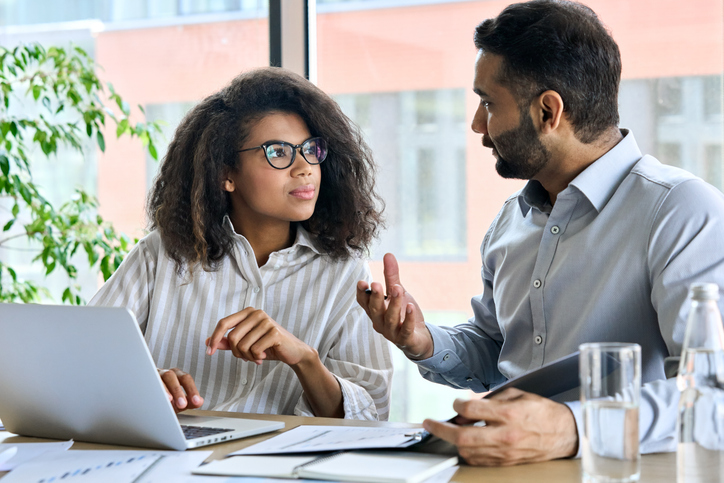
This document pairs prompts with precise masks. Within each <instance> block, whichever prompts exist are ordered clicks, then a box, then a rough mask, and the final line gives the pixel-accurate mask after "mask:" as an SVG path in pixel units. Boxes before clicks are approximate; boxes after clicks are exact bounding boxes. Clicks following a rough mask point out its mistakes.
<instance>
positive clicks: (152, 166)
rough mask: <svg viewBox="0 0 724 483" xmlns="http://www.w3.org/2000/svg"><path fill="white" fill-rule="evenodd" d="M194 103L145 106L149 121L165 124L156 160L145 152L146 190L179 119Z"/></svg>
mask: <svg viewBox="0 0 724 483" xmlns="http://www.w3.org/2000/svg"><path fill="white" fill-rule="evenodd" d="M194 105H196V103H195V102H171V103H168V104H150V105H148V106H146V118H147V119H148V120H149V121H164V122H165V123H166V124H165V125H164V126H163V135H162V138H161V140H160V142H159V143H158V146H156V151H157V153H158V160H155V159H153V158H152V157H151V155H150V154H146V190H147V191H148V190H150V189H151V187H152V186H153V180H154V178H156V174H158V168H159V164H160V162H161V161H162V160H163V158H164V157H165V156H166V152H167V150H168V144H169V143H170V142H171V139H173V134H174V132H175V131H176V128H177V127H178V125H179V123H180V122H181V119H183V117H184V116H185V115H186V113H187V112H189V111H190V110H191V108H192V107H194Z"/></svg>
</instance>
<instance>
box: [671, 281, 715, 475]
mask: <svg viewBox="0 0 724 483" xmlns="http://www.w3.org/2000/svg"><path fill="white" fill-rule="evenodd" d="M690 297H691V309H690V312H689V318H688V320H687V323H686V335H685V336H684V344H683V346H682V350H681V362H680V364H679V374H678V376H677V380H676V382H677V386H678V388H679V391H680V393H681V397H680V400H679V413H678V421H677V423H678V447H677V458H676V467H677V483H704V482H706V483H709V482H711V483H724V328H723V327H722V318H721V314H720V312H719V307H718V306H717V300H718V299H719V287H718V286H717V285H716V284H713V283H700V284H694V285H692V286H691V289H690Z"/></svg>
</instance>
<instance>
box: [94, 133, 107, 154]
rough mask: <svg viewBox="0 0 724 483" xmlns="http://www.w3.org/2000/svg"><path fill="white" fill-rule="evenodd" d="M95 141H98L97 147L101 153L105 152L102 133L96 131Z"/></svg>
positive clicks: (104, 141)
mask: <svg viewBox="0 0 724 483" xmlns="http://www.w3.org/2000/svg"><path fill="white" fill-rule="evenodd" d="M96 139H97V140H98V147H99V148H101V151H103V152H105V151H106V140H105V139H104V138H103V133H102V132H100V131H98V132H97V133H96Z"/></svg>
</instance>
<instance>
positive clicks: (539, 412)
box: [423, 388, 578, 466]
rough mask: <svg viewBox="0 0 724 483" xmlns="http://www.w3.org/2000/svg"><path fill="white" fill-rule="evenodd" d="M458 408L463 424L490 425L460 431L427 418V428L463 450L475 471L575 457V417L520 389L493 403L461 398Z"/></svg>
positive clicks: (576, 435) (459, 427)
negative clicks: (466, 422) (477, 423)
mask: <svg viewBox="0 0 724 483" xmlns="http://www.w3.org/2000/svg"><path fill="white" fill-rule="evenodd" d="M453 408H454V409H455V410H456V411H457V412H458V414H459V415H460V416H462V418H464V419H462V418H461V419H462V420H467V421H485V422H486V425H485V426H458V425H455V424H451V423H447V422H440V421H433V420H431V419H426V420H425V421H424V422H423V426H424V427H425V429H426V430H427V431H429V432H430V433H432V434H434V435H435V436H437V437H439V438H441V439H444V440H445V441H448V442H449V443H452V444H454V445H455V446H457V447H458V452H459V453H460V456H462V457H463V459H465V461H466V462H467V463H468V464H470V465H473V466H511V465H517V464H520V463H534V462H539V461H547V460H552V459H556V458H567V457H571V456H575V455H576V453H577V451H578V432H577V430H576V421H575V419H574V418H573V414H572V413H571V411H570V410H569V409H568V407H567V406H565V405H564V404H559V403H556V402H553V401H551V400H550V399H546V398H543V397H540V396H537V395H535V394H531V393H528V392H523V391H521V390H519V389H514V388H511V389H507V390H505V391H503V392H502V393H500V394H498V395H496V396H493V397H491V398H490V399H477V400H470V401H465V400H462V399H457V400H456V401H455V403H454V404H453Z"/></svg>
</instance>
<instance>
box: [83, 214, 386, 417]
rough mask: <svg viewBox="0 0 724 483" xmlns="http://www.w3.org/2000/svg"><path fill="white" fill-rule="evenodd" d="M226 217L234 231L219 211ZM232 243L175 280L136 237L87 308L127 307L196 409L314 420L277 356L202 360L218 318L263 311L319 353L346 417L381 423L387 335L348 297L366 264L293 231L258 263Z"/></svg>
mask: <svg viewBox="0 0 724 483" xmlns="http://www.w3.org/2000/svg"><path fill="white" fill-rule="evenodd" d="M225 223H226V225H227V226H228V227H229V229H230V230H232V232H233V227H232V225H231V222H230V221H229V219H228V217H226V218H225ZM234 235H235V238H236V241H235V243H234V247H233V250H232V253H231V254H230V255H227V256H226V257H225V258H224V259H223V261H222V262H221V265H220V267H219V270H218V271H215V272H206V271H204V270H202V269H201V268H200V267H197V268H196V269H195V270H193V274H192V277H191V278H190V279H189V277H188V272H185V273H184V274H183V275H182V276H179V275H178V274H177V273H176V270H175V264H174V262H173V261H172V260H171V259H170V258H169V257H168V255H167V254H166V251H165V249H164V247H163V243H162V242H161V236H160V234H159V233H158V232H155V231H154V232H152V233H151V234H149V235H148V236H146V237H145V238H143V239H142V240H141V241H140V242H139V243H138V245H136V247H134V248H133V250H131V252H130V253H129V254H128V256H127V257H126V259H125V260H124V261H123V263H122V264H121V266H120V267H119V268H118V270H117V271H116V272H115V273H114V274H113V276H112V277H111V278H110V279H109V280H108V281H107V282H106V284H105V285H103V287H101V289H100V290H99V291H98V293H97V294H96V295H95V296H94V297H93V299H92V300H91V301H90V305H102V306H120V307H127V308H129V309H130V310H131V311H132V312H133V313H134V314H135V316H136V319H137V320H138V323H139V325H140V327H141V330H142V332H143V333H144V335H145V338H146V343H147V344H148V346H149V348H150V350H151V354H152V356H153V359H154V360H155V361H156V364H157V365H158V367H160V368H167V369H168V368H173V367H178V368H179V369H181V370H183V371H184V372H187V373H189V374H190V375H191V376H192V377H193V378H194V381H195V382H196V386H197V388H198V389H199V392H200V393H201V396H202V397H203V398H204V405H203V407H202V409H212V410H218V411H238V412H245V413H266V414H295V415H299V416H314V413H313V412H312V408H311V406H310V405H309V403H308V402H307V400H306V398H305V397H303V391H302V386H301V383H300V382H299V379H298V378H297V376H296V374H294V371H293V370H292V369H291V368H290V367H289V366H287V365H286V364H284V363H283V362H279V361H264V362H263V363H262V364H261V365H259V366H257V365H256V364H255V363H254V362H244V361H242V360H241V359H237V358H236V357H234V355H233V354H232V353H231V351H217V352H216V354H214V355H213V356H207V355H206V353H205V350H206V347H205V345H204V342H205V340H206V338H207V337H209V336H210V335H211V333H212V332H213V331H214V328H215V327H216V324H217V322H218V321H219V320H220V319H222V318H223V317H226V316H228V315H230V314H234V313H236V312H239V311H240V310H243V309H244V308H246V307H250V306H252V307H255V308H257V309H261V310H263V311H264V312H266V313H267V314H268V315H269V316H270V317H271V318H272V319H274V320H275V321H276V322H277V323H278V324H280V325H282V326H283V327H284V328H285V329H286V330H288V331H289V332H291V333H292V334H293V335H294V336H295V337H297V338H298V339H299V340H301V341H303V342H304V343H306V344H308V345H309V346H311V347H313V348H315V349H316V350H317V352H318V353H319V357H320V359H321V361H322V363H323V364H324V365H325V366H326V367H327V368H328V369H329V370H330V372H331V373H332V374H334V375H335V377H336V378H337V380H338V381H339V384H340V386H341V388H342V396H343V400H344V402H343V404H344V414H345V418H346V419H368V420H377V419H379V420H386V419H387V418H388V416H389V410H390V402H389V394H390V380H391V378H392V361H391V358H390V349H389V345H388V343H387V341H386V340H384V339H383V338H382V337H381V336H380V335H379V334H377V333H376V332H375V331H374V330H373V329H372V323H371V322H370V321H369V319H368V318H367V315H366V314H365V313H364V311H363V310H362V308H361V307H360V306H359V305H358V304H357V302H356V298H355V295H356V284H357V281H358V280H369V279H370V271H369V267H368V265H367V263H366V262H365V261H363V260H360V259H357V258H350V259H349V260H347V261H334V260H331V259H330V258H329V257H328V256H326V255H323V254H322V253H321V252H320V251H319V250H318V248H317V247H316V246H315V245H314V243H313V242H312V240H311V237H310V235H309V233H307V232H306V231H305V230H304V229H303V228H302V227H297V236H296V240H295V242H294V244H293V245H292V246H291V247H289V248H286V249H284V250H280V251H277V252H274V253H272V254H271V255H270V257H269V260H268V261H267V263H266V264H265V265H264V266H262V267H258V266H257V263H256V258H255V255H254V252H253V250H252V247H251V245H250V244H249V242H248V240H247V239H246V238H244V237H243V236H242V235H238V234H236V233H235V232H234Z"/></svg>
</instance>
